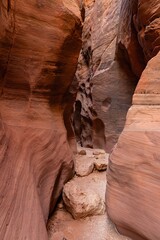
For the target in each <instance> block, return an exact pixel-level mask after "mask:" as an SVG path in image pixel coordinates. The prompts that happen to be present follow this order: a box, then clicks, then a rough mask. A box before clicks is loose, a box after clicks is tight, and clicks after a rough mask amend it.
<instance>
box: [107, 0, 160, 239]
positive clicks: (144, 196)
mask: <svg viewBox="0 0 160 240" xmlns="http://www.w3.org/2000/svg"><path fill="white" fill-rule="evenodd" d="M140 2H141V1H140ZM159 76H160V53H158V54H157V55H156V56H155V57H154V58H153V59H151V60H150V61H149V62H148V64H147V67H146V69H145V70H144V72H143V74H142V76H141V78H140V81H139V84H138V86H137V88H136V91H135V94H134V96H133V105H132V107H131V108H130V110H129V112H128V115H127V121H126V125H125V128H124V130H123V133H122V134H121V136H120V138H119V141H118V143H117V146H116V147H115V149H114V150H113V153H112V154H111V156H110V161H109V167H108V187H107V194H106V196H107V211H108V214H109V216H110V217H111V219H112V220H113V222H114V223H115V224H116V225H117V228H118V230H119V231H120V232H121V233H123V234H125V235H127V236H130V237H132V238H133V239H135V240H139V239H140V240H142V239H145V240H158V239H159V236H160V229H159V224H160V218H159V216H160V210H159V209H160V204H159V199H160V194H159V193H160V184H159V173H160V161H159V158H160V154H159V148H160V143H159V138H160V120H159V116H160V106H159V104H160V87H159V86H160V85H159V82H160V77H159Z"/></svg>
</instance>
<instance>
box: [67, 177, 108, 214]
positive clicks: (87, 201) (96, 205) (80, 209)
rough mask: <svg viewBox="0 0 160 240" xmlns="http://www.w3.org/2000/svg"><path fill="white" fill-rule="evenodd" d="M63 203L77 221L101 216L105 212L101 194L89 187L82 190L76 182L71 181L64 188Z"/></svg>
mask: <svg viewBox="0 0 160 240" xmlns="http://www.w3.org/2000/svg"><path fill="white" fill-rule="evenodd" d="M63 201H64V204H65V206H66V208H67V210H68V211H69V212H70V213H71V214H72V216H73V217H74V218H75V219H78V218H84V217H87V216H92V215H101V214H104V212H105V204H104V201H103V200H102V199H101V197H100V196H99V194H97V193H96V192H95V191H93V190H91V189H89V188H87V186H86V188H82V187H81V186H80V185H78V184H76V182H75V181H70V182H68V183H67V184H66V185H65V186H64V189H63Z"/></svg>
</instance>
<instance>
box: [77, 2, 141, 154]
mask: <svg viewBox="0 0 160 240" xmlns="http://www.w3.org/2000/svg"><path fill="white" fill-rule="evenodd" d="M84 2H85V10H86V17H85V22H84V28H83V35H82V42H83V44H82V52H81V56H80V59H79V65H78V70H77V73H76V75H77V78H78V80H79V92H78V96H77V100H78V101H80V102H81V103H82V104H81V106H82V107H81V111H80V113H78V111H77V112H76V114H80V115H81V118H82V121H81V122H78V121H77V122H76V124H75V125H76V127H77V128H78V126H79V128H78V131H77V132H78V134H79V135H80V138H81V139H80V140H81V145H82V146H87V147H88V146H92V147H95V148H103V149H105V150H106V151H107V152H110V151H111V149H112V148H113V146H114V144H115V143H116V142H117V139H118V137H119V134H120V133H121V132H122V130H123V127H124V124H125V117H126V113H127V111H128V108H129V107H130V105H131V98H132V95H133V93H134V90H135V87H136V84H137V77H136V76H135V75H134V74H133V73H132V71H131V67H130V65H129V64H130V62H129V63H128V62H127V63H126V62H125V64H124V66H121V64H120V61H119V59H117V56H116V55H117V54H119V55H121V56H122V59H123V61H124V60H125V58H126V56H125V54H124V53H123V54H121V53H119V52H120V51H119V52H118V53H117V41H118V40H117V35H118V34H119V31H121V30H120V26H119V25H120V23H119V22H120V10H121V4H122V0H108V1H105V0H95V1H93V0H90V1H84ZM126 2H127V1H126ZM128 2H130V1H128ZM128 2H127V4H128ZM125 7H126V8H127V9H128V8H129V9H130V10H131V6H130V4H128V5H127V6H125ZM132 15H133V13H132V12H131V13H130V12H129V14H128V15H127V16H126V15H125V17H126V18H125V21H126V22H127V24H128V22H129V21H130V22H133V21H132V19H130V18H132ZM122 16H123V14H122ZM122 16H121V18H122ZM126 19H127V20H126ZM122 22H124V17H123V20H122ZM125 30H126V25H125ZM127 30H128V32H127V31H125V32H124V31H123V32H124V34H123V36H121V39H119V42H120V41H121V42H123V45H124V41H125V43H126V48H127V50H126V51H128V45H133V42H134V45H135V47H134V49H133V51H132V53H133V52H135V50H136V52H138V51H137V46H138V47H139V48H141V47H140V45H139V44H138V40H137V37H136V34H135V37H134V38H133V39H130V35H131V33H132V29H128V28H127ZM134 31H135V29H134ZM122 38H123V39H124V40H123V39H122ZM128 39H129V40H128ZM119 45H120V44H119ZM121 45H122V43H121ZM139 48H138V50H139ZM128 55H129V54H128ZM131 58H133V57H131ZM134 59H135V58H134ZM137 65H138V64H137ZM138 66H139V65H138ZM141 72H142V66H139V69H138V74H139V75H140V74H141ZM136 73H137V72H136ZM83 122H84V123H85V124H83ZM83 126H85V127H83ZM86 126H87V127H86Z"/></svg>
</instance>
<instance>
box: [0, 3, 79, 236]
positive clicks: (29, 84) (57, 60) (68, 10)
mask: <svg viewBox="0 0 160 240" xmlns="http://www.w3.org/2000/svg"><path fill="white" fill-rule="evenodd" d="M80 48H81V16H80V1H76V0H75V1H73V0H72V1H66V0H65V1H47V0H44V1H39V0H37V1H31V0H28V1H18V0H14V1H6V0H3V1H1V2H0V83H1V87H0V91H1V93H0V129H1V131H0V139H1V145H0V156H1V157H0V206H1V207H0V226H1V230H0V239H3V240H9V239H12V240H22V239H29V240H45V239H48V237H47V231H46V227H45V225H46V222H47V219H48V216H49V213H51V212H52V210H53V209H54V206H55V204H56V201H57V199H58V198H59V196H60V194H61V190H62V187H63V184H64V182H66V181H67V180H68V179H69V178H70V177H71V176H72V173H73V162H72V153H71V150H70V147H69V145H68V141H67V134H66V129H65V127H64V122H63V109H64V108H65V107H66V106H67V101H68V100H67V93H68V89H69V86H70V84H71V82H72V79H73V76H74V74H75V69H76V64H77V59H78V54H79V50H80Z"/></svg>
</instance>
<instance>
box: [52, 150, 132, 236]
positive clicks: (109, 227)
mask: <svg viewBox="0 0 160 240" xmlns="http://www.w3.org/2000/svg"><path fill="white" fill-rule="evenodd" d="M81 151H82V153H83V152H84V151H85V152H86V155H80V154H78V162H79V163H81V164H83V161H84V160H87V158H88V159H89V162H90V160H93V161H94V160H95V161H100V162H101V164H99V167H100V168H103V167H104V164H103V160H102V155H101V154H100V155H101V156H100V155H98V152H93V151H94V150H91V149H86V148H85V149H84V148H83V149H82V148H81V149H79V152H81ZM94 153H95V155H94ZM106 157H108V156H106ZM75 167H76V165H75ZM81 167H82V168H81ZM77 168H79V170H80V172H81V174H78V175H83V174H84V175H85V170H86V169H84V168H83V166H80V165H79V164H78V167H77ZM88 169H90V170H89V172H88V173H86V174H87V175H86V176H83V177H82V176H77V175H75V177H74V178H73V179H72V180H71V181H70V182H71V183H72V186H73V188H74V186H77V187H78V188H80V189H81V190H82V194H83V191H84V195H85V193H88V196H87V197H89V194H90V191H94V192H96V194H98V195H99V197H100V198H101V199H102V200H103V202H105V191H106V181H107V178H106V170H103V171H102V169H101V170H100V171H98V170H97V169H95V168H94V169H92V168H91V167H90V166H89V165H88ZM79 170H78V169H77V172H78V171H79ZM71 188H72V187H71ZM70 191H71V192H72V191H73V189H70ZM73 194H74V193H73ZM90 196H91V195H90ZM77 198H78V196H77ZM86 201H87V200H86ZM83 207H84V206H82V208H83ZM84 211H85V210H84ZM70 212H72V211H70ZM72 215H73V214H72ZM72 215H71V214H70V213H69V212H68V211H67V210H66V208H65V206H64V203H63V201H61V202H60V203H59V204H58V206H57V210H56V211H55V213H54V215H53V216H52V217H51V219H50V220H49V222H48V235H49V240H131V239H129V238H127V237H125V236H122V235H120V234H119V233H118V232H117V231H116V228H115V226H114V225H113V224H112V222H111V221H110V219H109V218H108V216H107V213H106V211H104V212H103V213H101V214H100V215H94V210H93V214H89V215H88V216H86V217H83V218H78V219H74V218H73V217H72Z"/></svg>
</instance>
